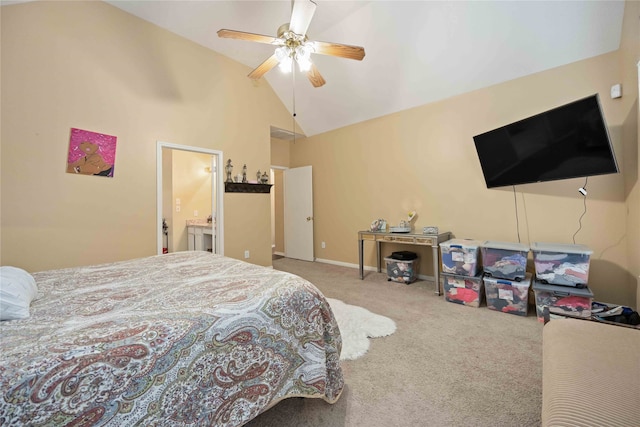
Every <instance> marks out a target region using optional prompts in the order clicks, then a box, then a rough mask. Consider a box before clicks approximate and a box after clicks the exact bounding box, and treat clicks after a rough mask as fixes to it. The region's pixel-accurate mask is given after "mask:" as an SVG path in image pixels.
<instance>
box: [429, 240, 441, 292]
mask: <svg viewBox="0 0 640 427" xmlns="http://www.w3.org/2000/svg"><path fill="white" fill-rule="evenodd" d="M431 250H432V252H433V277H435V278H436V295H440V259H439V258H438V245H435V246H432V247H431Z"/></svg>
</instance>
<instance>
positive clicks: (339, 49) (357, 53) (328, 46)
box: [312, 42, 364, 61]
mask: <svg viewBox="0 0 640 427" xmlns="http://www.w3.org/2000/svg"><path fill="white" fill-rule="evenodd" d="M312 43H313V47H314V49H315V50H314V53H319V54H320V55H330V56H339V57H341V58H347V59H357V60H358V61H362V58H364V48H363V47H360V46H349V45H347V44H339V43H330V42H312Z"/></svg>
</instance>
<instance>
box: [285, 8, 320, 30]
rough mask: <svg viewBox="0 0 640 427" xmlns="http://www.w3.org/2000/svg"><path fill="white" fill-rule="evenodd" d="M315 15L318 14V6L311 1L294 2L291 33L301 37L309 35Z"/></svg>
mask: <svg viewBox="0 0 640 427" xmlns="http://www.w3.org/2000/svg"><path fill="white" fill-rule="evenodd" d="M314 13H316V4H315V3H314V2H312V1H311V0H294V1H293V10H292V11H291V22H290V23H289V31H292V32H294V33H296V34H298V35H300V36H304V35H305V34H307V30H308V29H309V24H311V19H312V18H313V14H314Z"/></svg>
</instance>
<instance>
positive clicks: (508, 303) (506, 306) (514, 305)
mask: <svg viewBox="0 0 640 427" xmlns="http://www.w3.org/2000/svg"><path fill="white" fill-rule="evenodd" d="M482 280H483V282H484V290H485V294H486V296H487V307H488V308H490V309H491V310H497V311H502V312H504V313H511V314H517V315H519V316H526V315H527V309H528V302H529V287H530V286H531V273H527V274H526V276H525V278H524V279H523V280H522V281H520V282H518V281H515V280H506V279H496V278H495V277H490V276H484V278H483V279H482Z"/></svg>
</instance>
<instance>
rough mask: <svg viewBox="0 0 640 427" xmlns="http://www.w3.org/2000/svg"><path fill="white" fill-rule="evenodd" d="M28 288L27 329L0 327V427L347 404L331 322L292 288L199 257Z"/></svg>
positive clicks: (317, 304) (61, 274) (68, 276)
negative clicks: (316, 402) (302, 400)
mask: <svg viewBox="0 0 640 427" xmlns="http://www.w3.org/2000/svg"><path fill="white" fill-rule="evenodd" d="M32 277H33V279H35V283H36V284H37V299H35V300H33V301H32V302H31V304H30V307H29V310H30V313H29V317H28V318H24V319H17V320H9V321H2V322H0V337H1V341H0V346H1V352H0V389H1V393H2V399H0V425H3V426H14V425H15V426H17V425H30V426H44V425H47V426H51V425H60V426H62V425H82V426H131V425H154V426H164V425H171V426H174V425H184V426H204V425H209V426H240V425H243V424H245V423H246V422H248V421H249V420H251V419H253V418H255V417H256V416H257V415H258V414H260V413H261V412H264V411H265V410H266V409H268V408H270V407H271V406H273V405H274V404H276V403H277V402H279V401H280V400H282V399H285V398H288V397H308V398H322V399H324V400H325V401H327V402H329V403H334V402H335V401H337V400H338V398H339V397H340V393H341V392H342V389H343V386H344V382H343V376H342V370H341V367H340V362H339V357H340V350H341V346H342V339H341V336H340V332H339V329H338V326H337V323H336V321H335V318H334V316H333V313H332V312H331V309H330V307H329V305H328V303H327V301H326V299H325V298H324V296H323V295H322V293H321V292H320V291H319V290H318V289H317V288H315V286H313V284H311V283H309V282H308V281H306V280H304V279H301V278H300V277H298V276H295V275H292V274H289V273H285V272H280V271H277V270H272V269H269V268H265V267H260V266H256V265H252V264H248V263H245V262H242V261H238V260H234V259H231V258H227V257H224V256H220V255H215V254H211V253H208V252H199V251H191V252H179V253H175V254H166V255H158V256H153V257H148V258H141V259H135V260H131V261H123V262H117V263H111V264H103V265H95V266H88V267H78V268H68V269H60V270H51V271H45V272H38V273H33V274H32Z"/></svg>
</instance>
